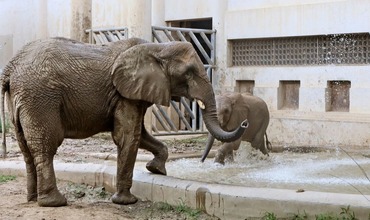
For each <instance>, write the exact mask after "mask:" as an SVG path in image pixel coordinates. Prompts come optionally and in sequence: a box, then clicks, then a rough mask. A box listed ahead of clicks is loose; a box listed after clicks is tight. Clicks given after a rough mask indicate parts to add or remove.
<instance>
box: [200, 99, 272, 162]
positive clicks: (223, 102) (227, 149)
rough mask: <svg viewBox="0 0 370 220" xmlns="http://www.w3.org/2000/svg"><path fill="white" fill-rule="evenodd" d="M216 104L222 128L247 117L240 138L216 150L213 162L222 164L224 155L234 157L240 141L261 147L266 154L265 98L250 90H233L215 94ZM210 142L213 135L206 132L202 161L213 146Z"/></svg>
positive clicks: (236, 123) (268, 117) (266, 110)
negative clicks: (206, 138)
mask: <svg viewBox="0 0 370 220" xmlns="http://www.w3.org/2000/svg"><path fill="white" fill-rule="evenodd" d="M216 103H217V115H218V119H219V121H220V124H221V127H222V128H223V129H224V130H233V129H235V128H237V127H238V126H239V124H240V122H241V121H243V120H244V119H245V118H247V120H248V122H249V126H248V128H247V129H246V130H245V133H244V134H243V135H242V137H241V138H239V139H238V140H236V141H234V142H229V143H223V144H222V146H221V147H220V149H218V151H217V154H216V157H215V162H217V163H221V164H224V162H225V158H228V159H230V160H233V150H237V149H239V146H240V143H241V141H247V142H250V143H251V145H252V147H253V148H255V149H257V150H260V151H261V152H262V153H263V154H268V148H270V147H271V146H270V142H269V141H268V138H267V134H266V129H267V127H268V124H269V121H270V114H269V110H268V108H267V105H266V103H265V101H263V100H262V99H261V98H259V97H256V96H253V95H252V94H250V93H237V92H232V93H225V94H223V95H220V96H216ZM264 136H265V137H266V140H265V139H264ZM213 141H214V138H213V136H212V135H208V140H207V145H206V149H205V152H204V154H203V156H202V159H201V161H202V162H203V161H204V160H205V158H206V157H207V155H208V153H209V151H210V149H211V148H212V144H213Z"/></svg>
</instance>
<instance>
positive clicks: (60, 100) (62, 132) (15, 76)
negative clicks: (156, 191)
mask: <svg viewBox="0 0 370 220" xmlns="http://www.w3.org/2000/svg"><path fill="white" fill-rule="evenodd" d="M1 95H2V96H1V108H2V114H1V116H2V121H4V111H3V109H4V95H7V101H8V108H9V112H10V118H11V121H12V123H13V124H14V127H15V134H16V137H17V140H18V144H19V146H20V148H21V150H22V153H23V156H24V160H25V162H26V169H27V191H28V195H27V199H28V201H36V200H37V202H38V204H39V205H40V206H63V205H66V204H67V201H66V199H65V197H64V196H63V195H62V194H61V193H60V192H59V191H58V188H57V186H56V179H55V173H54V168H53V158H54V155H55V153H56V152H57V148H58V146H59V145H61V143H62V142H63V139H64V138H78V139H80V138H87V137H89V136H92V135H94V134H96V133H99V132H106V131H110V132H111V133H112V138H113V141H114V143H115V144H116V145H117V148H118V159H117V192H116V193H115V194H114V196H113V197H112V201H113V202H114V203H118V204H131V203H135V202H136V201H137V198H136V197H135V196H133V195H132V194H131V192H130V188H131V185H132V175H133V168H134V163H135V159H136V155H137V150H138V148H139V147H140V148H142V149H146V150H148V151H150V152H152V153H153V154H154V156H155V157H154V159H153V160H152V161H150V162H148V164H147V169H148V170H149V171H151V172H153V173H158V174H164V175H165V174H166V169H165V162H166V160H167V157H168V152H167V147H166V146H165V145H164V144H163V143H161V142H160V141H158V140H156V139H155V138H153V137H152V136H151V135H149V133H148V132H147V131H146V130H145V128H144V124H143V121H144V114H145V112H146V109H147V108H148V107H149V106H151V105H152V104H153V103H156V104H161V105H166V106H168V105H169V101H170V99H171V98H176V97H178V96H185V97H187V98H189V99H193V98H194V99H197V100H200V101H202V102H203V103H204V105H205V109H204V110H203V117H204V121H205V124H206V126H207V128H208V129H209V130H210V131H211V132H212V133H213V134H214V135H215V136H216V138H218V139H220V140H224V141H232V140H235V139H237V138H239V137H240V136H241V135H242V134H243V132H244V128H239V129H236V130H235V131H233V132H224V131H223V130H222V129H221V128H220V126H219V123H218V121H217V114H216V107H215V99H214V93H213V90H212V86H211V83H210V82H209V80H208V78H207V75H206V72H205V71H204V67H203V64H202V62H201V60H200V58H199V57H198V55H197V54H196V52H195V50H194V48H193V47H192V46H191V44H190V43H180V42H172V43H166V44H154V43H148V42H146V41H144V40H141V39H129V40H125V41H118V42H114V43H110V44H108V45H105V46H99V45H89V44H84V43H80V42H76V41H73V40H69V39H64V38H53V39H46V40H38V41H34V42H31V43H29V44H27V45H26V46H24V47H23V48H22V49H21V50H20V52H19V53H18V54H17V55H16V56H15V57H14V58H13V59H12V60H11V61H10V62H9V64H8V65H7V66H6V67H5V69H4V73H3V75H2V76H1ZM5 143H6V142H5V132H3V151H4V152H5V150H6V146H5ZM4 152H3V153H4ZM4 155H5V153H4Z"/></svg>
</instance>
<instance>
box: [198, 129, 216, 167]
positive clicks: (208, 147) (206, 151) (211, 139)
mask: <svg viewBox="0 0 370 220" xmlns="http://www.w3.org/2000/svg"><path fill="white" fill-rule="evenodd" d="M214 141H215V138H214V137H213V136H212V135H211V133H208V138H207V144H206V149H204V152H203V155H202V159H200V161H201V162H202V163H203V162H204V160H205V159H206V158H207V156H208V154H209V152H210V151H211V148H212V145H213V142H214Z"/></svg>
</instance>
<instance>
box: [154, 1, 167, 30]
mask: <svg viewBox="0 0 370 220" xmlns="http://www.w3.org/2000/svg"><path fill="white" fill-rule="evenodd" d="M152 7H153V9H152V25H153V26H166V21H165V16H164V15H165V1H164V0H152Z"/></svg>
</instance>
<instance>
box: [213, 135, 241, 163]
mask: <svg viewBox="0 0 370 220" xmlns="http://www.w3.org/2000/svg"><path fill="white" fill-rule="evenodd" d="M240 142H241V139H238V140H236V141H234V142H229V143H223V144H222V146H221V147H220V149H218V151H217V153H216V156H215V162H216V163H220V164H225V158H227V159H228V160H230V161H234V156H233V150H234V148H236V146H239V145H240Z"/></svg>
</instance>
